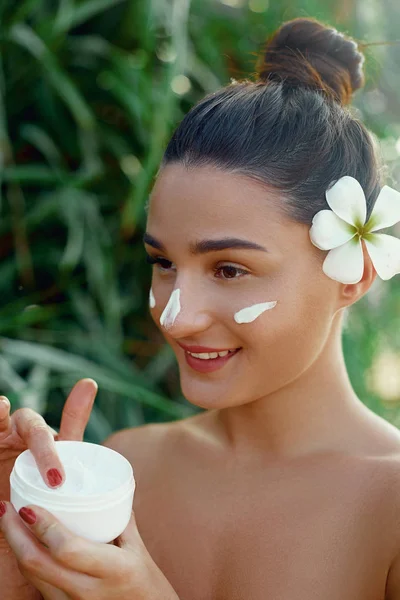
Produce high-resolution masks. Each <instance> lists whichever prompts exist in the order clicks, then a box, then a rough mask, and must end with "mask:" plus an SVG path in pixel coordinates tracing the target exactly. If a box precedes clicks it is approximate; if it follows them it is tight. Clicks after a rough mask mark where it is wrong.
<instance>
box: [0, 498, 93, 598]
mask: <svg viewBox="0 0 400 600" xmlns="http://www.w3.org/2000/svg"><path fill="white" fill-rule="evenodd" d="M4 504H5V506H6V511H5V513H4V515H3V516H2V517H1V518H0V528H1V531H2V534H3V536H4V537H5V539H6V540H7V543H8V545H9V546H10V548H11V550H12V551H13V553H14V554H15V557H16V559H17V561H18V563H19V568H20V570H21V573H23V575H24V576H25V577H26V578H27V579H30V578H36V579H38V580H40V581H43V582H45V583H49V584H50V585H53V586H55V587H56V588H58V589H61V590H62V591H64V592H66V593H67V594H71V595H73V593H74V592H76V589H85V588H84V586H85V585H86V586H87V585H88V579H89V578H88V577H87V576H86V575H83V574H81V573H77V572H76V571H74V570H71V569H68V568H67V567H65V566H63V565H60V564H59V563H58V562H57V561H56V560H54V558H53V557H52V556H51V555H50V554H49V552H48V550H47V549H46V548H45V547H44V546H42V545H41V544H40V543H39V542H38V541H37V539H36V538H35V536H34V535H33V534H32V532H31V531H30V530H29V528H28V527H26V525H25V524H24V522H23V521H22V519H21V518H20V517H19V516H18V514H17V512H16V511H15V509H14V507H13V505H12V504H10V503H9V502H5V503H4ZM79 586H80V587H79Z"/></svg>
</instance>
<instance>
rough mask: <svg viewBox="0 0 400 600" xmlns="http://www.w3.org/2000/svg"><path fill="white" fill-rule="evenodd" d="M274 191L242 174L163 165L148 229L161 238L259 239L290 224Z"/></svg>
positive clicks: (151, 204)
mask: <svg viewBox="0 0 400 600" xmlns="http://www.w3.org/2000/svg"><path fill="white" fill-rule="evenodd" d="M279 207H280V199H279V193H278V192H277V191H276V190H273V189H271V190H269V189H268V188H267V187H266V186H265V185H262V184H260V183H258V182H256V181H254V180H251V179H249V178H247V177H244V176H243V175H237V174H231V173H228V172H226V171H222V170H219V169H216V168H212V167H198V168H192V169H190V170H189V169H187V168H186V167H184V166H183V165H180V164H172V165H168V166H167V167H165V168H164V169H163V170H162V171H161V172H160V174H159V176H158V178H157V181H156V183H155V185H154V188H153V191H152V194H151V197H150V204H149V213H148V225H147V230H148V231H149V232H150V233H151V234H152V235H154V236H155V237H161V239H164V240H165V239H166V238H167V237H168V236H170V235H171V234H173V236H174V237H176V236H181V235H182V236H184V237H186V239H190V240H192V239H193V238H196V237H201V238H203V237H205V236H207V237H212V236H216V235H218V236H221V233H222V234H226V235H236V234H237V235H238V236H239V235H240V236H241V237H243V236H246V237H247V238H248V239H251V240H253V241H258V242H260V243H262V242H266V241H267V240H271V239H272V240H273V238H274V237H279V235H281V234H282V227H285V228H286V227H288V226H290V224H289V223H288V222H287V221H286V220H285V218H284V216H283V214H282V211H281V210H280V208H279Z"/></svg>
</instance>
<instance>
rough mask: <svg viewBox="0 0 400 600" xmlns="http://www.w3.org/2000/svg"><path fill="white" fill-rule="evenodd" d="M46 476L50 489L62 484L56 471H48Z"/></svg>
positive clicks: (60, 477)
mask: <svg viewBox="0 0 400 600" xmlns="http://www.w3.org/2000/svg"><path fill="white" fill-rule="evenodd" d="M46 476H47V481H48V482H49V484H50V485H51V487H56V486H57V485H60V483H61V482H62V475H61V473H60V471H59V470H58V469H49V470H48V471H47V473H46Z"/></svg>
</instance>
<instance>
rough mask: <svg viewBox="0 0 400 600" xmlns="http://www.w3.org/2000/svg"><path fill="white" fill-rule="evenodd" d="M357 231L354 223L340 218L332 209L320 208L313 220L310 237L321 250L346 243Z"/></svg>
mask: <svg viewBox="0 0 400 600" xmlns="http://www.w3.org/2000/svg"><path fill="white" fill-rule="evenodd" d="M355 234H356V231H355V229H354V227H353V226H352V225H349V223H346V221H343V219H340V218H339V217H338V216H337V215H335V213H334V212H333V211H331V210H320V211H319V212H318V213H317V214H316V215H315V216H314V218H313V220H312V226H311V229H310V238H311V241H312V243H313V244H314V246H317V248H320V250H331V248H337V247H338V246H341V245H342V244H345V243H346V242H348V241H349V240H351V238H352V237H354V236H355Z"/></svg>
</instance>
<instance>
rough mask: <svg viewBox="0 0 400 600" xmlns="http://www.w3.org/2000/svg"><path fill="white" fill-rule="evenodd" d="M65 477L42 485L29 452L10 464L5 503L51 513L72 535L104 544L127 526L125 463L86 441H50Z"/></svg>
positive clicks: (130, 491) (129, 495) (129, 475)
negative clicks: (59, 482)
mask: <svg viewBox="0 0 400 600" xmlns="http://www.w3.org/2000/svg"><path fill="white" fill-rule="evenodd" d="M55 445H56V450H57V453H58V455H59V457H60V460H61V462H62V464H63V466H64V470H65V474H66V478H65V480H64V483H63V485H62V486H61V487H59V488H56V489H52V488H50V487H48V486H47V485H46V483H45V482H44V481H43V479H42V476H41V474H40V472H39V470H38V468H37V465H36V461H35V459H34V457H33V454H32V453H31V451H30V450H25V452H22V454H20V455H19V456H18V458H17V460H16V461H15V464H14V468H13V470H12V473H11V476H10V486H11V490H10V492H11V498H10V500H11V504H12V505H13V506H14V508H15V510H17V511H18V510H19V509H20V508H22V507H23V506H26V505H27V504H35V505H37V506H41V507H42V508H45V509H46V510H48V511H49V512H50V513H52V514H53V515H54V516H55V517H57V519H59V521H60V522H61V523H63V525H65V526H66V527H67V528H68V529H69V530H70V531H72V532H73V533H75V534H76V535H79V536H82V537H84V538H86V539H88V540H91V541H94V542H103V543H109V542H111V541H113V540H114V539H115V538H117V537H118V536H119V535H120V534H121V533H122V532H123V531H124V530H125V529H126V527H127V525H128V523H129V520H130V517H131V512H132V503H133V495H134V491H135V479H134V475H133V469H132V467H131V465H130V463H129V461H128V460H127V459H126V458H125V457H124V456H122V455H121V454H119V452H116V451H115V450H111V449H110V448H106V447H105V446H100V445H98V444H91V443H88V442H73V441H59V442H55Z"/></svg>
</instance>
